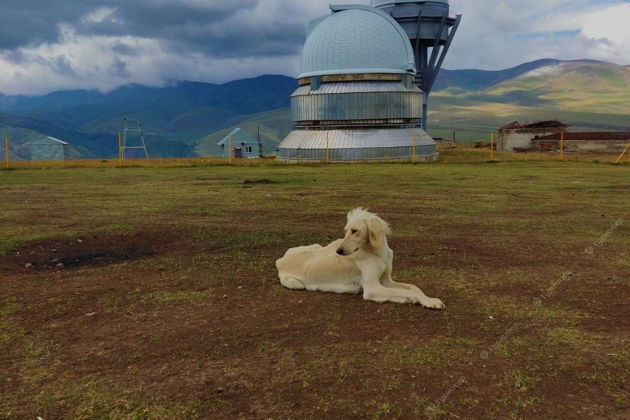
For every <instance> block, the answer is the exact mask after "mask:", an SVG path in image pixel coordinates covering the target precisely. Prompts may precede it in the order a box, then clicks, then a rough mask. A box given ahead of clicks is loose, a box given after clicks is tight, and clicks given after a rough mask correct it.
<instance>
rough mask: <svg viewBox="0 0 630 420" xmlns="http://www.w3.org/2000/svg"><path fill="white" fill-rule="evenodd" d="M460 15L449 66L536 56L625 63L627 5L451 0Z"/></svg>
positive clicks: (628, 58) (496, 64)
mask: <svg viewBox="0 0 630 420" xmlns="http://www.w3.org/2000/svg"><path fill="white" fill-rule="evenodd" d="M451 5H452V9H453V10H454V11H456V12H458V13H463V14H464V18H463V21H462V25H461V27H460V32H459V33H458V36H457V37H456V39H455V42H454V44H453V48H452V51H451V53H450V54H449V57H448V59H447V61H446V66H447V67H449V68H462V67H467V68H468V67H476V68H486V69H498V68H506V67H510V66H514V65H517V64H520V63H522V62H525V61H532V60H536V59H539V58H558V59H565V60H572V59H583V58H590V59H599V60H605V61H613V62H617V63H620V64H630V29H628V22H630V3H628V2H624V1H623V0H617V1H610V2H606V3H600V2H598V3H594V2H592V1H586V0H574V1H567V0H528V1H519V0H511V1H505V0H484V1H481V0H476V1H475V0H473V1H471V0H452V1H451Z"/></svg>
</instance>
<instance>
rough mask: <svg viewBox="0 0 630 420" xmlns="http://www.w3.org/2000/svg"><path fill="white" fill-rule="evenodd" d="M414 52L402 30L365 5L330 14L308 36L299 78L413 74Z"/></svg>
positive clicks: (385, 16)
mask: <svg viewBox="0 0 630 420" xmlns="http://www.w3.org/2000/svg"><path fill="white" fill-rule="evenodd" d="M415 72H416V70H415V60H414V52H413V48H412V47H411V42H410V41H409V38H408V37H407V34H406V33H405V31H404V30H403V29H402V27H401V26H400V25H399V24H398V23H397V22H396V21H395V20H394V19H393V18H392V17H391V16H389V15H388V14H386V13H384V12H382V11H380V10H377V9H373V8H371V7H367V6H355V7H353V8H350V9H347V10H343V11H340V12H337V13H334V14H332V15H330V16H328V17H326V18H325V19H323V20H322V21H321V22H320V23H319V24H318V25H317V26H316V27H315V28H314V29H313V31H312V32H311V33H310V35H309V36H308V39H307V40H306V44H305V45H304V50H303V52H302V58H301V60H300V75H299V77H300V78H303V77H313V76H325V75H332V74H358V73H393V74H415Z"/></svg>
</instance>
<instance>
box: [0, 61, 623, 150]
mask: <svg viewBox="0 0 630 420" xmlns="http://www.w3.org/2000/svg"><path fill="white" fill-rule="evenodd" d="M295 86H296V81H295V79H293V78H290V77H286V76H277V75H265V76H260V77H257V78H253V79H245V80H236V81H233V82H229V83H226V84H222V85H217V84H211V83H199V82H174V83H172V84H169V85H168V86H164V87H147V86H139V85H129V86H124V87H121V88H119V89H116V90H114V91H112V92H109V93H101V92H97V91H85V90H74V91H59V92H53V93H50V94H48V95H44V96H38V97H26V96H3V95H0V112H4V113H5V114H2V116H0V129H2V130H4V131H6V130H9V129H11V128H16V129H27V130H30V131H29V132H28V133H26V132H23V133H22V134H19V133H20V132H15V133H14V134H13V136H18V134H19V135H22V136H23V137H24V139H27V138H29V136H32V135H33V132H35V133H40V134H44V135H52V136H55V137H59V138H62V139H64V140H66V141H69V142H71V143H76V144H77V145H78V146H80V147H83V148H85V149H86V151H87V153H88V154H90V155H91V156H98V157H111V156H114V155H115V144H116V141H115V138H116V135H115V133H116V132H117V131H118V130H119V129H120V126H121V121H122V119H123V118H125V117H132V118H140V119H142V121H143V124H144V128H145V130H146V132H147V136H148V140H147V141H148V143H149V148H150V149H151V152H152V154H153V155H154V156H185V155H194V154H200V155H203V156H206V155H214V154H216V153H217V152H218V149H217V148H216V142H217V141H218V140H219V139H220V138H221V137H222V136H224V135H225V134H226V133H227V132H229V130H231V129H232V128H234V127H242V128H244V129H246V130H249V131H251V132H252V133H255V132H256V130H257V129H258V128H260V132H261V136H262V139H263V143H264V145H265V151H266V152H267V153H270V152H273V151H274V150H275V148H276V145H277V144H278V142H279V141H280V140H281V139H282V138H283V137H284V136H285V135H286V134H287V133H288V132H289V130H290V129H291V118H290V112H289V109H288V107H289V95H290V94H291V92H292V91H293V90H294V89H295ZM629 98H630V67H628V66H621V65H616V64H611V63H605V62H598V61H593V60H579V61H560V60H553V59H545V60H538V61H534V62H531V63H525V64H522V65H519V66H516V67H514V68H510V69H505V70H498V71H485V70H475V69H467V70H446V69H444V70H442V71H441V72H440V75H439V78H438V81H437V83H436V86H435V89H434V92H433V94H432V96H431V98H430V100H431V103H430V118H431V119H430V122H429V124H430V133H431V134H432V135H434V136H438V137H451V135H452V132H453V130H455V131H457V139H458V140H464V141H465V140H474V139H480V138H485V137H487V135H488V133H489V132H490V131H493V130H496V129H497V128H498V127H499V126H500V125H503V124H505V123H507V122H511V121H513V120H537V119H550V118H552V119H559V120H562V121H564V122H566V123H568V124H571V125H572V126H574V128H579V129H587V130H589V129H592V130H630V118H629V117H628V116H629V115H630V100H629ZM7 114H13V115H7ZM3 127H4V128H3ZM18 141H19V140H18Z"/></svg>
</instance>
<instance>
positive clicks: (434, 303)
mask: <svg viewBox="0 0 630 420" xmlns="http://www.w3.org/2000/svg"><path fill="white" fill-rule="evenodd" d="M420 304H421V305H422V306H424V307H425V308H429V309H436V310H438V311H442V310H444V309H446V305H444V303H442V301H441V300H440V299H437V298H427V299H422V301H420Z"/></svg>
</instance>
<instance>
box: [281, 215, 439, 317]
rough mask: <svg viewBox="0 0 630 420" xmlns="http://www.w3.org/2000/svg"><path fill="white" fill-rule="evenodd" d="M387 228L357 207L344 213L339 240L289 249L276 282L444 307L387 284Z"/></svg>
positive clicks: (389, 264)
mask: <svg viewBox="0 0 630 420" xmlns="http://www.w3.org/2000/svg"><path fill="white" fill-rule="evenodd" d="M390 233H391V231H390V229H389V225H388V224H387V222H385V221H384V220H383V219H381V218H380V217H378V216H377V215H376V214H374V213H370V212H368V211H367V210H365V209H362V208H358V209H354V210H352V211H350V212H349V213H348V222H347V223H346V227H345V237H344V239H338V240H336V241H334V242H332V243H330V244H328V245H327V246H325V247H322V246H321V245H310V246H302V247H298V248H291V249H289V250H288V251H287V252H286V253H285V254H284V256H283V257H282V258H280V259H279V260H278V261H276V267H277V268H278V275H279V276H280V283H281V284H282V285H283V286H284V287H286V288H288V289H292V290H311V291H320V292H332V293H351V294H359V293H361V292H363V299H365V300H372V301H375V302H396V303H412V304H419V305H422V306H424V307H425V308H431V309H444V308H445V306H444V304H443V303H442V301H441V300H440V299H435V298H430V297H427V296H426V295H425V294H424V293H422V291H421V290H420V289H418V288H417V287H416V286H414V285H412V284H405V283H397V282H395V281H393V280H392V262H393V259H394V252H393V251H392V250H391V249H390V248H389V246H388V245H387V235H388V234H390Z"/></svg>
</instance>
